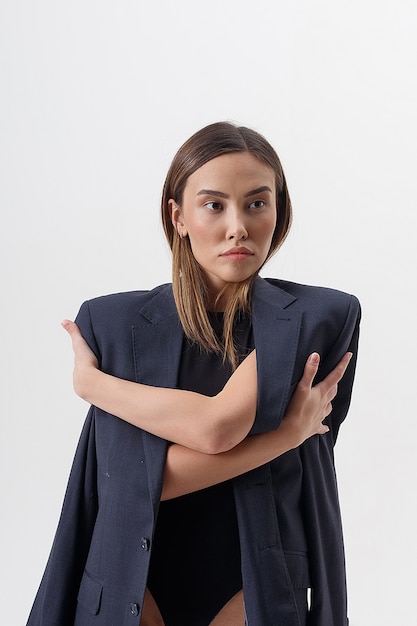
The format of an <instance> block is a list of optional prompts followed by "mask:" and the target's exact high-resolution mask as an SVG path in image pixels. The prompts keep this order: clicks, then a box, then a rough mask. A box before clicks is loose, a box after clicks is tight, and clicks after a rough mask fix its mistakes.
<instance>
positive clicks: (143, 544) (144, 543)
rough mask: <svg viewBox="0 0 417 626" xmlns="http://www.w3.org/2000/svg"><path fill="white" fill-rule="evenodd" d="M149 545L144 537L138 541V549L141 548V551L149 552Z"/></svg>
mask: <svg viewBox="0 0 417 626" xmlns="http://www.w3.org/2000/svg"><path fill="white" fill-rule="evenodd" d="M150 545H151V542H150V541H149V539H146V537H142V539H141V540H140V547H141V548H142V550H149V548H150Z"/></svg>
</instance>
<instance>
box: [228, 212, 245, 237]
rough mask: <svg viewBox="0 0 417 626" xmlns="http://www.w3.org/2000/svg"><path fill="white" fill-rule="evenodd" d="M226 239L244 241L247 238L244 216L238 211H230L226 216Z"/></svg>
mask: <svg viewBox="0 0 417 626" xmlns="http://www.w3.org/2000/svg"><path fill="white" fill-rule="evenodd" d="M228 218H229V219H228V222H227V231H226V239H235V240H236V241H238V240H245V239H247V238H248V231H247V230H246V225H245V220H244V216H243V215H242V213H241V211H239V210H231V211H230V212H229V214H228Z"/></svg>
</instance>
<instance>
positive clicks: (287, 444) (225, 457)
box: [161, 353, 351, 500]
mask: <svg viewBox="0 0 417 626" xmlns="http://www.w3.org/2000/svg"><path fill="white" fill-rule="evenodd" d="M350 358H351V354H350V353H348V354H346V355H345V356H344V357H343V359H342V360H341V361H340V362H339V364H338V365H337V366H336V368H335V369H334V370H333V371H332V372H331V373H330V374H329V375H328V376H327V378H326V379H325V381H323V383H319V384H318V385H315V386H314V387H313V380H314V377H315V375H316V373H317V369H318V366H319V362H320V359H319V356H318V355H315V354H313V355H311V356H310V357H309V359H308V360H307V363H306V365H305V368H304V374H303V377H302V379H301V380H300V382H299V384H298V385H297V388H296V391H295V393H294V395H293V397H292V399H291V401H290V403H289V405H288V408H287V411H286V413H285V417H284V419H283V420H282V422H281V424H280V426H279V428H277V429H276V430H273V431H269V432H266V433H262V434H258V435H252V436H250V437H247V438H246V439H245V440H244V441H242V442H241V443H239V444H238V445H237V446H235V447H234V448H233V449H231V450H229V451H226V452H223V453H221V454H216V455H207V454H201V453H199V452H197V451H195V450H190V449H189V448H184V447H183V446H180V445H175V444H174V445H171V446H170V447H169V448H168V452H167V458H166V464H165V471H164V483H163V489H162V495H161V500H169V499H171V498H177V497H179V496H182V495H184V494H187V493H191V492H193V491H198V490H200V489H205V488H206V487H210V486H212V485H215V484H218V483H221V482H223V481H225V480H229V479H231V478H235V477H236V476H239V475H240V474H243V473H245V472H248V471H250V470H252V469H255V468H256V467H260V466H261V465H264V464H265V463H269V462H270V461H272V460H273V459H275V458H277V457H278V456H281V454H284V453H285V452H288V451H289V450H292V449H294V448H297V447H298V446H299V445H301V444H302V443H303V442H304V441H305V440H306V439H308V438H309V437H311V436H312V435H315V434H325V433H326V432H328V430H329V429H328V427H327V426H324V425H323V423H322V422H323V420H324V418H325V417H327V415H329V414H330V413H331V411H332V402H331V401H332V399H333V398H334V397H335V396H336V393H337V385H338V382H339V381H340V380H341V378H342V377H343V374H344V372H345V371H346V368H347V366H348V364H349V361H350ZM329 436H330V435H329Z"/></svg>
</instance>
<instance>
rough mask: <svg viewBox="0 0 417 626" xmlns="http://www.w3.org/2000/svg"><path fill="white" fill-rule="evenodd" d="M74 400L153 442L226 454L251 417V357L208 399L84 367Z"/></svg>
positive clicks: (254, 381) (253, 385)
mask: <svg viewBox="0 0 417 626" xmlns="http://www.w3.org/2000/svg"><path fill="white" fill-rule="evenodd" d="M77 377H78V379H75V380H74V386H75V388H76V391H77V393H78V395H80V396H81V397H82V398H84V399H85V400H87V402H89V403H90V404H93V405H95V406H97V407H99V408H101V409H103V410H104V411H107V412H108V413H111V414H113V415H116V416H117V417H119V418H121V419H123V420H125V421H127V422H129V423H130V424H133V425H134V426H137V427H139V428H142V429H143V430H146V431H147V432H150V433H152V434H154V435H157V436H158V437H162V438H164V439H167V440H169V441H173V442H175V443H179V444H182V445H183V446H187V447H189V448H192V449H195V450H198V451H200V452H204V453H208V454H213V453H219V452H223V451H224V450H229V449H230V448H232V447H234V446H235V445H237V444H238V443H239V442H240V441H242V439H244V437H245V436H246V435H247V433H248V432H249V430H250V428H251V426H252V424H253V420H254V418H255V413H256V403H257V378H256V357H255V353H254V352H253V353H252V354H251V355H249V357H247V358H246V359H245V361H244V362H243V363H242V364H241V365H240V367H239V368H238V369H237V370H236V372H235V373H234V374H233V376H232V377H231V378H230V379H229V381H228V383H227V384H226V385H225V387H224V388H223V390H222V391H221V392H220V393H219V394H218V395H217V396H214V397H208V396H204V395H201V394H198V393H194V392H190V391H183V390H180V389H163V388H159V387H151V386H148V385H141V384H138V383H133V382H130V381H126V380H121V379H119V378H115V377H114V376H110V375H108V374H104V373H103V372H101V371H99V370H97V369H95V368H94V367H89V368H86V369H84V370H83V371H82V372H78V374H77Z"/></svg>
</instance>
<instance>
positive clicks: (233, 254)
mask: <svg viewBox="0 0 417 626" xmlns="http://www.w3.org/2000/svg"><path fill="white" fill-rule="evenodd" d="M220 256H223V257H230V258H243V257H248V256H253V252H252V250H249V248H245V247H244V246H236V247H234V248H230V250H226V251H225V252H222V254H221V255H220Z"/></svg>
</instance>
